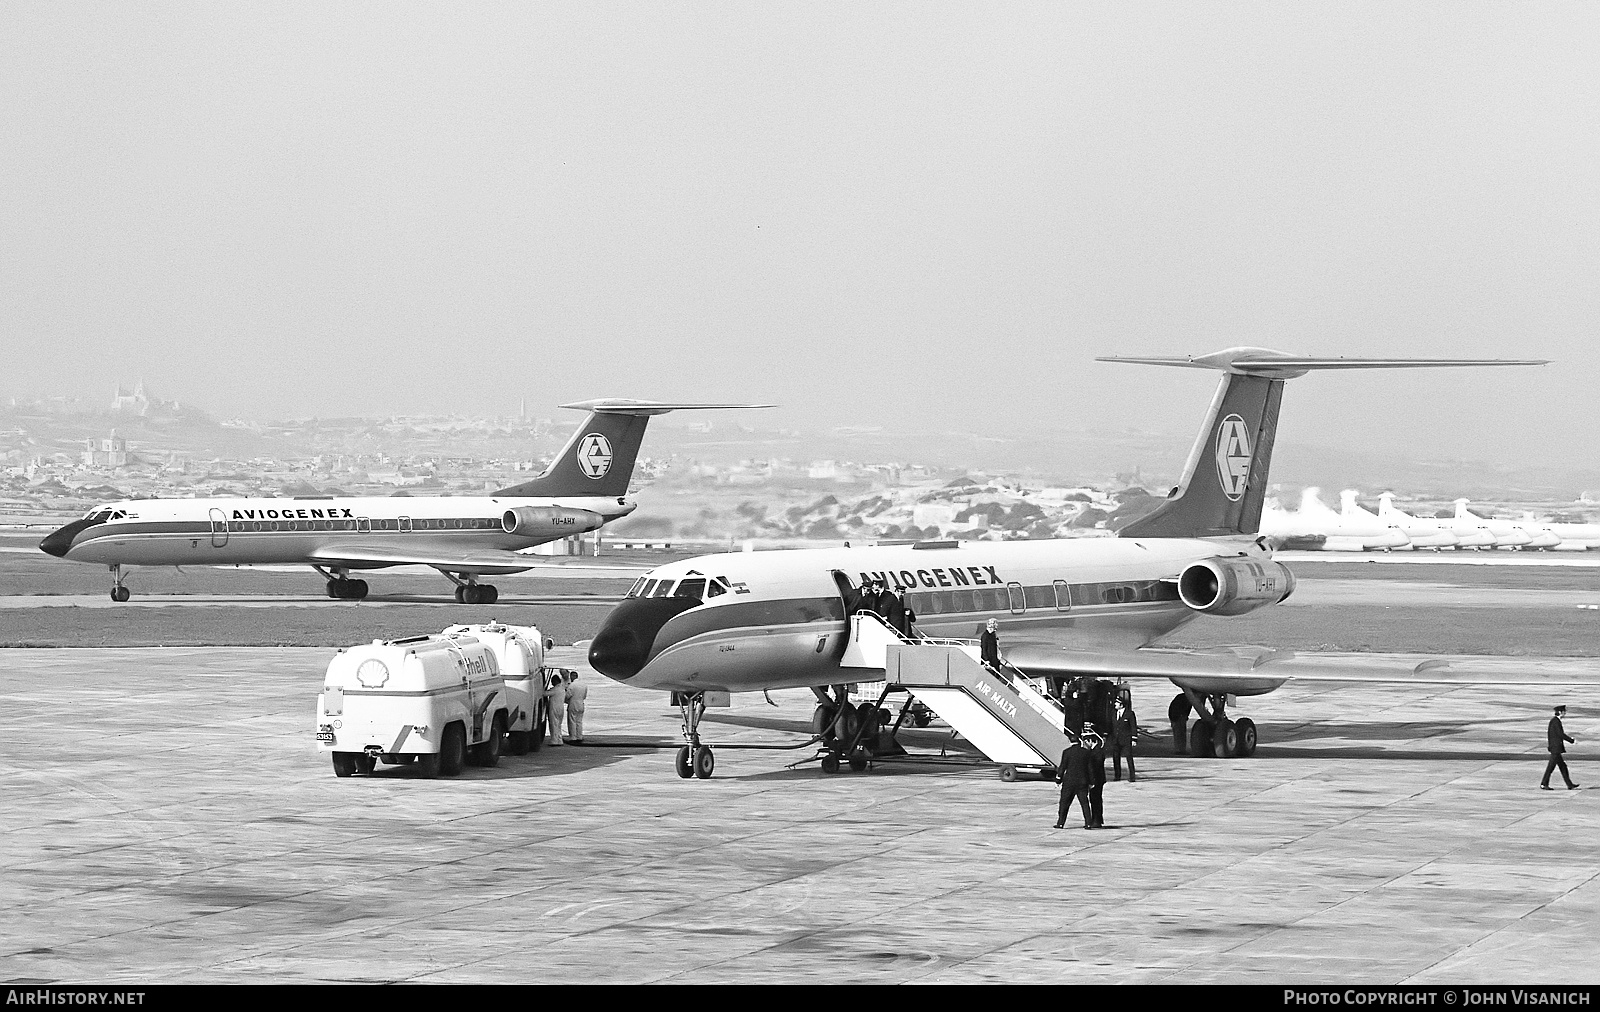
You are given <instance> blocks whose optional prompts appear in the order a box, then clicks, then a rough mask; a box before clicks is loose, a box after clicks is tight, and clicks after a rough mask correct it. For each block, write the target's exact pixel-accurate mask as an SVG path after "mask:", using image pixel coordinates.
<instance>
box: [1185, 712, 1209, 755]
mask: <svg viewBox="0 0 1600 1012" xmlns="http://www.w3.org/2000/svg"><path fill="white" fill-rule="evenodd" d="M1189 754H1190V755H1192V756H1194V757H1196V758H1206V757H1208V756H1210V755H1211V727H1210V726H1209V725H1208V724H1206V722H1205V721H1203V720H1197V721H1195V722H1194V726H1193V727H1191V728H1189Z"/></svg>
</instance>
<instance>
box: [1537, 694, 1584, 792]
mask: <svg viewBox="0 0 1600 1012" xmlns="http://www.w3.org/2000/svg"><path fill="white" fill-rule="evenodd" d="M1566 712H1567V708H1566V707H1565V706H1558V707H1556V712H1555V716H1553V717H1551V718H1550V726H1549V727H1548V728H1546V730H1545V738H1546V739H1547V741H1546V744H1547V745H1549V746H1550V761H1549V762H1548V763H1546V764H1545V767H1544V779H1543V780H1541V781H1539V789H1540V790H1542V791H1551V790H1555V788H1553V787H1551V786H1550V774H1552V773H1554V772H1555V771H1556V770H1560V771H1561V779H1562V780H1565V781H1566V782H1567V790H1569V791H1572V790H1577V788H1578V785H1577V784H1575V783H1573V782H1572V775H1571V774H1570V773H1568V772H1567V761H1566V759H1564V758H1562V753H1563V752H1565V751H1566V750H1567V745H1566V743H1567V742H1569V741H1575V740H1576V739H1574V738H1572V737H1570V736H1569V735H1568V734H1567V731H1566V728H1564V727H1562V726H1561V718H1562V717H1563V716H1565V715H1566Z"/></svg>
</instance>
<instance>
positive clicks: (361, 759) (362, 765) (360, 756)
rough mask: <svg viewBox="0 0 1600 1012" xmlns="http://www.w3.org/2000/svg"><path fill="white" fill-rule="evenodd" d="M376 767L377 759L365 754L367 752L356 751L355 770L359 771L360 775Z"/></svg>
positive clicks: (364, 774)
mask: <svg viewBox="0 0 1600 1012" xmlns="http://www.w3.org/2000/svg"><path fill="white" fill-rule="evenodd" d="M377 768H378V760H376V759H374V758H373V757H372V756H370V755H367V753H365V752H357V753H356V772H357V773H360V774H361V775H362V776H366V775H367V774H368V773H371V772H372V771H373V770H375V769H377Z"/></svg>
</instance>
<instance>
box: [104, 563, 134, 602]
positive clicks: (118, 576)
mask: <svg viewBox="0 0 1600 1012" xmlns="http://www.w3.org/2000/svg"><path fill="white" fill-rule="evenodd" d="M109 568H110V569H111V600H113V601H115V602H117V603H118V604H121V603H122V602H123V601H126V600H127V599H128V598H130V597H132V596H133V592H132V591H130V590H129V589H128V588H127V587H124V586H123V585H122V581H123V580H124V579H126V578H127V575H128V574H126V573H124V572H123V571H122V564H121V563H120V562H119V563H117V564H115V565H113V566H111V567H109Z"/></svg>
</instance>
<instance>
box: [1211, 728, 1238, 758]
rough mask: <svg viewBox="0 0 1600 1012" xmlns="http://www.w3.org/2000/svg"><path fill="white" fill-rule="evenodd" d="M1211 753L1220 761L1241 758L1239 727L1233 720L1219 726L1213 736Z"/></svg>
mask: <svg viewBox="0 0 1600 1012" xmlns="http://www.w3.org/2000/svg"><path fill="white" fill-rule="evenodd" d="M1211 752H1212V754H1213V755H1215V756H1216V757H1217V758H1218V759H1237V758H1238V757H1239V725H1238V724H1235V723H1234V722H1233V721H1231V720H1224V721H1223V722H1222V723H1220V724H1218V725H1217V727H1216V730H1215V731H1214V732H1213V733H1212V736H1211Z"/></svg>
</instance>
